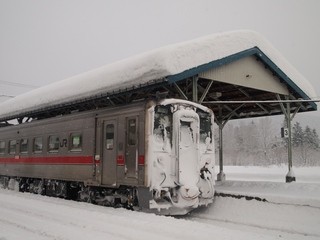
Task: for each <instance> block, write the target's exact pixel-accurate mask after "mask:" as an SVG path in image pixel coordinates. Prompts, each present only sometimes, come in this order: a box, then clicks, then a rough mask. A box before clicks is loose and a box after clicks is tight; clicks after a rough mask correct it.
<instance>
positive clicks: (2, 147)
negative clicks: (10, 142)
mask: <svg viewBox="0 0 320 240" xmlns="http://www.w3.org/2000/svg"><path fill="white" fill-rule="evenodd" d="M5 152H6V142H5V141H0V154H5Z"/></svg>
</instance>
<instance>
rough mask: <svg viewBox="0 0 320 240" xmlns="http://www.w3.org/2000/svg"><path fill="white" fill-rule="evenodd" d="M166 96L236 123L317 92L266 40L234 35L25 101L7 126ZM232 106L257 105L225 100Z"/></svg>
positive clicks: (7, 115)
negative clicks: (13, 122) (193, 103)
mask: <svg viewBox="0 0 320 240" xmlns="http://www.w3.org/2000/svg"><path fill="white" fill-rule="evenodd" d="M163 97H167V98H171V97H174V98H183V99H187V100H191V101H195V102H198V103H201V104H204V105H207V106H208V107H210V108H211V109H212V110H213V111H214V112H215V114H216V116H218V117H219V118H220V119H228V120H229V119H239V118H246V117H256V116H268V115H277V114H282V109H281V106H280V104H279V103H275V102H274V103H271V102H266V103H264V102H263V101H264V100H281V99H291V100H296V99H305V100H308V99H312V98H314V97H316V93H315V91H314V89H313V87H312V86H311V85H310V83H309V82H308V81H307V80H306V79H305V78H304V77H303V76H302V75H301V74H300V73H299V72H298V71H297V70H296V69H295V68H294V67H292V65H290V63H288V61H287V60H286V59H285V58H284V57H283V56H282V55H281V54H280V53H279V52H278V51H277V50H276V49H275V48H274V47H273V46H272V45H271V44H270V43H269V42H268V41H267V40H266V39H264V38H263V37H262V36H261V35H260V34H258V33H256V32H252V31H234V32H226V33H218V34H213V35H209V36H205V37H202V38H198V39H195V40H191V41H187V42H182V43H178V44H173V45H169V46H166V47H162V48H159V49H155V50H153V51H150V52H146V53H143V54H140V55H137V56H134V57H131V58H128V59H125V60H122V61H119V62H115V63H113V64H109V65H106V66H103V67H100V68H98V69H95V70H92V71H89V72H86V73H83V74H80V75H77V76H74V77H71V78H69V79H65V80H62V81H59V82H55V83H53V84H51V85H47V86H44V87H41V88H38V89H35V90H33V91H30V92H27V93H25V94H23V95H19V96H17V97H15V98H13V99H10V100H7V101H5V102H3V103H1V104H0V122H2V125H5V124H6V122H7V121H9V120H12V119H18V120H19V122H20V123H21V122H23V121H28V120H27V119H42V118H49V117H54V116H58V115H63V114H69V113H71V112H74V111H84V110H90V109H97V108H104V107H107V106H109V105H121V104H128V103H131V102H136V101H143V100H146V99H152V98H163ZM230 100H232V101H248V100H250V101H253V102H251V103H240V102H234V103H232V104H230V103H229V104H224V103H223V102H221V101H230ZM257 101H259V102H257ZM290 106H291V111H292V112H294V111H296V112H298V111H299V112H305V111H314V110H316V109H317V105H316V104H315V103H314V102H297V103H293V104H291V105H290ZM23 119H24V120H23Z"/></svg>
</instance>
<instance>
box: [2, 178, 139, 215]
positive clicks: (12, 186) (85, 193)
mask: <svg viewBox="0 0 320 240" xmlns="http://www.w3.org/2000/svg"><path fill="white" fill-rule="evenodd" d="M0 188H3V189H9V190H14V191H18V192H29V193H33V194H39V195H44V196H49V197H57V198H63V199H68V200H74V201H79V202H87V203H92V204H97V205H101V206H108V207H115V208H126V209H131V210H134V209H137V208H138V198H137V192H136V189H135V188H133V187H128V186H125V187H124V186H123V187H119V188H116V189H112V188H105V187H97V186H85V185H84V184H83V183H81V182H70V181H61V180H50V179H36V178H22V177H8V176H0Z"/></svg>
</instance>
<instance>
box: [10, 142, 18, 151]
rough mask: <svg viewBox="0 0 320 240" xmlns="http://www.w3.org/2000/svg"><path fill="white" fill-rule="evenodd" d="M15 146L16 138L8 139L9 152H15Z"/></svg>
mask: <svg viewBox="0 0 320 240" xmlns="http://www.w3.org/2000/svg"><path fill="white" fill-rule="evenodd" d="M16 147H17V140H10V141H9V154H15V153H16Z"/></svg>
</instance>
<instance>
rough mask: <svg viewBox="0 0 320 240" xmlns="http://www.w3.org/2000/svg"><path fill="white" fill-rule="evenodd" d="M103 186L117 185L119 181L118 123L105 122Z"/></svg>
mask: <svg viewBox="0 0 320 240" xmlns="http://www.w3.org/2000/svg"><path fill="white" fill-rule="evenodd" d="M102 143H103V163H102V184H105V185H116V179H117V163H116V159H117V121H116V120H105V121H103V140H102Z"/></svg>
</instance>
